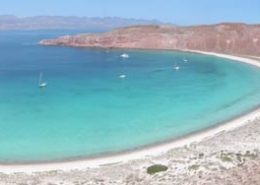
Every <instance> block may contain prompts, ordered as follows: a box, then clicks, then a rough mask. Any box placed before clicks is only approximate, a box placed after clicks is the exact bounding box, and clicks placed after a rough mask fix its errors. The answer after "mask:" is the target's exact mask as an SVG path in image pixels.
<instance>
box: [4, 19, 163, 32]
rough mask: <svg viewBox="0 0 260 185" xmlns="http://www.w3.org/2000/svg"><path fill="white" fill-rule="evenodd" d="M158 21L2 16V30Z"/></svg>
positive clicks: (110, 26)
mask: <svg viewBox="0 0 260 185" xmlns="http://www.w3.org/2000/svg"><path fill="white" fill-rule="evenodd" d="M161 24H165V23H163V22H160V21H158V20H142V19H127V18H120V17H104V18H100V17H92V18H89V17H75V16H70V17H62V16H37V17H26V18H18V17H16V16H14V15H2V16H0V30H37V29H88V30H110V29H114V28H118V27H125V26H132V25H161Z"/></svg>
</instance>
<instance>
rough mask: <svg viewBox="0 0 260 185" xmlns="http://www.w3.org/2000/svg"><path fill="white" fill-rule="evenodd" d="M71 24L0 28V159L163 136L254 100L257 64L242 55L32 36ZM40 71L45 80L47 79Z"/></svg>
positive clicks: (78, 152) (92, 150)
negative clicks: (79, 44) (46, 42)
mask: <svg viewBox="0 0 260 185" xmlns="http://www.w3.org/2000/svg"><path fill="white" fill-rule="evenodd" d="M78 32H80V31H78ZM69 33H72V31H26V32H0V162H1V163H10V162H36V161H52V160H66V159H72V158H81V157H88V156H96V155H100V154H107V153H115V152H120V151H124V150H128V149H133V148H137V147H141V146H146V145H149V144H153V143H158V142H163V141H167V140H169V139H174V138H177V137H180V136H183V135H185V134H188V133H191V132H194V131H198V130H201V129H203V128H207V127H209V126H213V125H215V124H217V123H220V122H222V121H225V120H228V119H231V118H233V117H235V116H238V115H240V114H242V113H245V112H248V111H250V110H251V109H252V108H254V107H256V106H257V105H258V102H259V101H260V85H259V83H258V82H259V80H258V79H260V71H259V69H257V68H255V67H253V66H249V65H245V64H243V63H239V62H234V61H231V60H227V59H221V58H216V57H211V56H204V55H199V54H191V53H182V52H171V51H137V50H128V51H123V50H101V49H82V48H81V49H79V48H69V47H53V46H48V47H46V46H39V45H37V42H38V41H39V40H41V39H45V38H54V37H56V36H59V35H65V34H69ZM73 33H77V31H73ZM122 53H128V54H129V55H130V57H129V58H126V59H123V58H121V57H120V55H121V54H122ZM184 59H187V60H188V61H187V62H184V61H183V60H184ZM175 65H178V66H179V67H180V69H179V70H173V67H174V66H175ZM40 72H43V81H46V82H48V87H46V88H43V89H40V88H39V87H38V78H39V74H40ZM121 74H125V75H126V78H124V79H120V78H119V76H120V75H121Z"/></svg>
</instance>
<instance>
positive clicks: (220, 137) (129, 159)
mask: <svg viewBox="0 0 260 185" xmlns="http://www.w3.org/2000/svg"><path fill="white" fill-rule="evenodd" d="M185 51H187V52H195V53H201V54H206V55H213V56H216V57H222V58H227V59H231V60H235V61H240V62H243V63H246V64H249V65H254V66H256V67H259V68H260V63H259V62H258V61H256V60H254V59H249V58H243V57H237V56H231V55H225V54H218V53H210V52H203V51H195V50H185ZM259 118H260V108H259V109H256V110H254V111H252V112H250V113H248V114H246V115H243V116H240V117H238V118H236V119H233V120H231V121H228V122H225V123H222V124H219V125H217V126H215V127H212V128H209V129H206V130H204V131H200V132H197V133H194V134H191V135H189V136H185V137H183V138H180V139H178V140H173V141H171V142H167V143H163V144H160V145H155V146H151V147H146V148H143V149H139V150H135V151H131V152H126V153H122V154H118V155H112V156H106V157H102V158H94V159H85V160H78V161H68V162H60V163H43V164H24V165H15V164H14V165H1V164H0V185H2V184H3V185H4V184H7V185H13V184H24V185H25V184H27V185H30V184H44V185H45V184H53V185H54V184H64V185H65V184H74V185H79V184H140V185H141V184H260V175H259V174H260V157H259V156H260V119H259ZM152 164H164V165H166V166H168V167H169V169H168V170H167V171H165V172H161V173H158V174H155V175H149V174H147V173H146V169H147V167H148V166H150V165H152Z"/></svg>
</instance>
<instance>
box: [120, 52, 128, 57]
mask: <svg viewBox="0 0 260 185" xmlns="http://www.w3.org/2000/svg"><path fill="white" fill-rule="evenodd" d="M120 57H122V58H129V55H128V54H126V53H124V54H122V55H120Z"/></svg>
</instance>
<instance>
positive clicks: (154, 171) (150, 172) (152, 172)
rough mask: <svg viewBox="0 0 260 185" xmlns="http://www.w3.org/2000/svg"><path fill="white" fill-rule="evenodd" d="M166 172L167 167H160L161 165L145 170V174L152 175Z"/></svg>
mask: <svg viewBox="0 0 260 185" xmlns="http://www.w3.org/2000/svg"><path fill="white" fill-rule="evenodd" d="M166 170H168V167H167V166H164V165H161V164H155V165H152V166H150V167H148V168H147V173H148V174H150V175H152V174H155V173H158V172H162V171H166Z"/></svg>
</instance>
